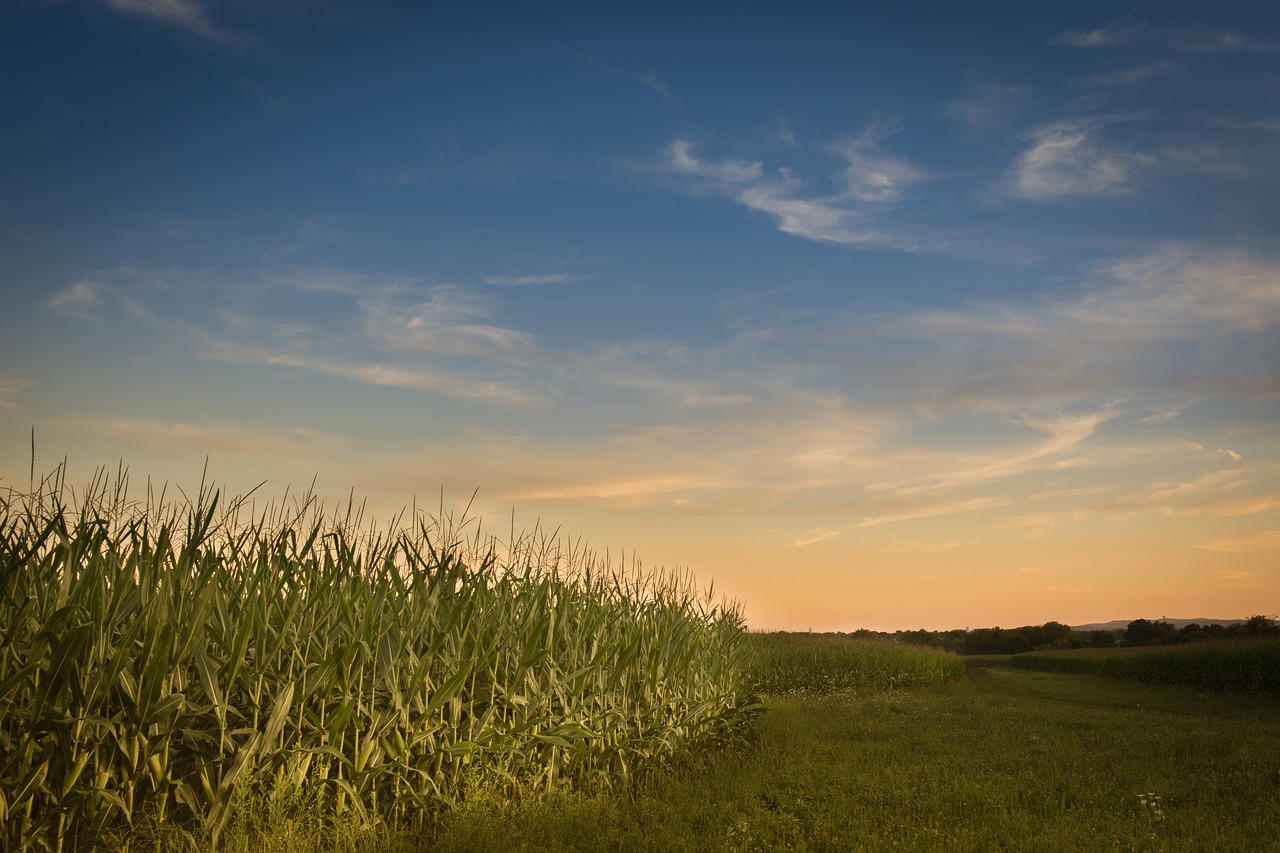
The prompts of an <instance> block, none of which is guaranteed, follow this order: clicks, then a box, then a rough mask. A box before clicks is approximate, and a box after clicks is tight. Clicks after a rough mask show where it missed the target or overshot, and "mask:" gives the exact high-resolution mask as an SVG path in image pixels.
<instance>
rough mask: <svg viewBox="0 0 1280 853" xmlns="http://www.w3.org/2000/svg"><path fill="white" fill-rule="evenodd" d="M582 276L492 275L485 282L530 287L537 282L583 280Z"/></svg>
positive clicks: (561, 282) (554, 282)
mask: <svg viewBox="0 0 1280 853" xmlns="http://www.w3.org/2000/svg"><path fill="white" fill-rule="evenodd" d="M582 278H583V277H582V276H580V275H564V274H562V273H556V274H551V275H515V276H507V275H491V276H489V277H487V278H486V279H485V280H484V283H485V284H496V285H503V286H507V287H528V286H529V285H536V284H567V283H569V282H571V281H581V280H582Z"/></svg>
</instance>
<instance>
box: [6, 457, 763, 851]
mask: <svg viewBox="0 0 1280 853" xmlns="http://www.w3.org/2000/svg"><path fill="white" fill-rule="evenodd" d="M744 639H745V634H744V631H743V621H742V617H741V614H740V610H739V609H738V607H737V606H736V605H734V604H726V603H719V604H717V603H716V602H714V601H713V599H712V596H711V594H710V593H709V592H708V593H703V592H701V591H699V589H698V588H697V587H696V585H695V584H694V582H693V580H692V578H691V577H689V576H688V575H687V574H676V573H667V572H651V573H645V572H643V571H642V570H641V569H640V567H639V566H633V567H632V568H631V569H630V570H624V568H623V567H617V568H615V567H611V566H610V565H609V564H608V562H607V560H602V559H601V558H599V557H598V556H597V555H596V554H595V553H594V552H591V551H589V550H588V549H586V548H584V547H582V546H581V545H580V544H575V543H567V542H566V541H565V540H563V539H561V538H557V537H556V536H554V535H552V536H547V535H545V534H543V533H542V532H541V531H539V530H537V529H535V530H534V531H533V532H532V533H528V534H522V535H520V536H515V535H513V536H512V537H511V540H510V541H508V542H506V543H500V542H498V541H497V540H496V539H494V538H493V537H489V536H487V535H485V534H484V533H482V531H481V529H480V526H479V524H478V523H473V522H472V521H471V520H470V519H467V518H466V517H465V513H464V517H463V518H462V519H461V520H458V521H455V519H454V518H453V517H451V516H450V515H448V514H446V513H443V512H441V513H440V514H439V515H431V514H427V513H420V512H418V511H417V510H416V509H415V510H413V511H412V512H411V513H410V514H409V516H408V517H405V516H401V517H399V518H397V519H394V520H393V521H392V522H391V523H390V524H389V525H388V526H386V527H383V528H379V527H377V526H376V525H375V524H372V523H370V524H367V525H366V524H364V522H363V513H362V512H361V511H359V510H356V509H355V508H354V506H353V505H352V504H351V503H350V502H349V503H348V505H347V507H346V511H345V513H343V512H341V511H335V512H334V513H333V514H331V515H326V513H325V512H324V510H323V508H322V507H321V506H319V504H318V502H316V501H315V500H313V499H312V497H311V496H310V494H307V495H304V496H302V497H301V498H296V499H294V500H293V501H292V502H289V501H288V500H287V499H286V500H284V501H281V502H280V503H278V504H276V503H271V504H268V505H267V507H266V508H265V509H263V510H261V511H258V510H257V509H256V505H255V504H251V503H250V502H249V500H248V498H241V499H236V500H233V501H230V502H226V501H223V500H221V496H220V494H219V492H218V491H216V490H214V489H212V488H206V487H205V486H204V485H202V486H201V489H200V491H199V492H198V493H197V494H196V496H195V497H194V498H193V499H187V500H184V501H182V502H177V501H166V500H165V495H164V492H163V491H161V493H160V495H159V496H156V495H155V494H154V491H153V489H152V488H151V487H150V485H148V487H147V490H146V498H145V500H144V501H141V502H136V501H131V500H130V499H129V498H128V478H127V473H126V472H124V471H118V472H117V473H116V475H115V477H114V479H113V478H111V477H108V476H107V475H105V474H104V473H102V472H99V474H98V475H97V476H95V478H94V480H93V482H92V483H91V484H90V485H89V487H88V488H87V489H86V490H84V492H83V493H82V494H81V495H80V496H79V498H78V499H77V496H76V495H75V493H74V491H73V490H71V489H68V488H67V487H66V486H65V483H64V481H63V479H62V476H61V473H60V472H58V473H56V474H55V475H54V476H53V477H50V478H47V479H46V480H45V481H44V482H43V483H42V484H41V485H40V486H39V488H37V489H33V490H32V491H31V493H29V494H19V493H16V492H13V491H12V490H11V491H10V492H9V493H8V494H7V496H0V847H2V848H3V849H5V850H23V851H26V850H64V849H80V848H83V847H88V846H91V845H93V844H94V843H95V842H96V840H97V839H99V838H101V837H102V836H103V835H104V833H108V832H113V833H118V832H120V831H121V830H122V828H123V829H125V830H127V828H128V827H130V826H137V825H138V824H139V822H141V821H144V820H145V821H160V822H163V823H166V824H168V825H172V826H176V827H178V828H179V831H180V832H182V833H183V834H184V836H185V838H186V839H187V841H188V842H189V843H191V844H195V843H197V842H199V843H204V844H209V845H212V846H215V847H216V845H217V843H218V838H219V834H220V832H221V831H222V829H223V828H224V827H225V826H226V824H227V821H228V819H229V816H230V815H231V813H232V811H233V810H234V808H235V807H236V806H235V804H236V803H237V802H238V798H239V797H241V796H242V795H244V794H245V793H246V792H252V793H253V794H254V796H257V797H264V798H266V799H267V800H268V801H274V800H280V801H284V800H288V799H290V798H293V799H295V800H296V799H298V798H301V799H302V800H306V801H308V802H311V803H313V804H319V805H320V806H322V807H323V809H324V810H325V812H326V813H329V814H332V815H334V816H335V817H339V816H340V817H343V818H344V819H350V818H354V819H356V820H358V821H360V822H365V823H369V824H372V823H375V822H378V821H386V822H390V823H393V824H396V825H400V826H422V825H424V824H425V823H427V822H429V821H431V820H432V819H433V818H434V817H435V816H437V815H439V814H440V813H441V812H442V811H443V810H445V809H448V808H450V807H453V806H456V805H457V804H458V803H460V802H462V801H463V800H466V799H467V798H468V797H471V796H476V795H478V794H477V792H481V791H484V792H487V793H486V795H488V796H493V795H494V794H495V792H496V794H497V795H498V796H503V797H507V798H514V797H520V796H530V795H537V794H538V793H540V792H544V791H549V790H552V789H555V788H562V787H566V786H569V787H580V788H581V787H585V788H593V789H595V788H608V787H612V786H617V785H620V784H626V783H627V780H628V779H630V778H631V777H632V776H634V775H635V774H636V773H639V772H648V771H650V770H652V769H653V768H655V767H660V766H662V765H663V764H665V763H666V762H668V761H670V760H671V759H672V758H673V757H674V756H676V755H677V754H678V753H680V752H681V751H683V750H686V749H689V748H692V747H694V746H699V745H710V746H718V745H725V744H731V743H733V742H735V741H737V740H739V739H741V738H742V737H744V736H745V735H746V733H747V731H748V729H749V727H750V725H751V722H752V718H753V715H754V713H755V711H756V709H757V706H756V705H755V704H754V702H753V701H752V700H751V698H750V695H749V693H750V689H751V685H750V678H749V675H748V672H747V663H746V647H745V645H744Z"/></svg>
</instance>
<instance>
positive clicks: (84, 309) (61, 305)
mask: <svg viewBox="0 0 1280 853" xmlns="http://www.w3.org/2000/svg"><path fill="white" fill-rule="evenodd" d="M102 291H103V285H102V284H100V283H98V282H96V281H90V280H88V279H82V280H80V281H77V282H76V283H75V284H73V285H71V286H70V287H68V288H67V289H65V290H59V291H58V292H57V293H55V294H54V295H53V296H51V297H49V302H48V305H49V307H50V308H52V309H53V310H54V311H56V312H57V313H59V314H62V315H63V316H65V317H73V318H75V319H77V320H89V321H92V322H97V321H98V320H99V319H100V318H101V311H102V307H103V299H102Z"/></svg>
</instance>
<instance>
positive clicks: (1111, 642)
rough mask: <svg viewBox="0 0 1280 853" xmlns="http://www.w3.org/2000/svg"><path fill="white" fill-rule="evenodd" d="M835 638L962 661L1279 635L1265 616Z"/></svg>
mask: <svg viewBox="0 0 1280 853" xmlns="http://www.w3.org/2000/svg"><path fill="white" fill-rule="evenodd" d="M836 634H837V635H843V636H852V637H856V638H859V639H879V640H891V641H894V642H899V643H911V644H912V645H920V646H929V647H932V648H935V649H943V650H946V651H951V652H955V653H957V654H962V655H1010V654H1018V653H1020V652H1031V651H1037V650H1045V649H1083V648H1094V649H1104V648H1111V647H1113V646H1158V645H1165V644H1168V643H1194V642H1203V641H1207V640H1222V639H1233V638H1240V637H1259V636H1266V635H1280V622H1277V621H1276V619H1274V618H1272V617H1269V616H1262V615H1257V616H1251V617H1249V618H1248V619H1246V620H1244V621H1242V622H1231V623H1228V624H1226V625H1221V624H1218V623H1216V622H1215V623H1210V624H1205V625H1201V624H1198V623H1195V622H1192V623H1190V624H1188V625H1184V626H1182V627H1181V628H1179V627H1178V626H1176V625H1175V624H1174V623H1172V622H1168V621H1165V620H1163V619H1161V620H1155V621H1153V620H1150V619H1135V620H1133V621H1132V622H1130V623H1129V624H1128V625H1127V626H1126V627H1125V628H1121V629H1116V630H1101V629H1099V630H1092V631H1075V630H1072V628H1071V627H1070V626H1069V625H1064V624H1062V623H1061V622H1046V623H1044V624H1043V625H1023V626H1022V627H1020V628H999V627H996V628H974V629H972V630H970V629H967V628H956V629H953V630H950V631H926V630H925V629H923V628H921V629H918V630H915V631H892V632H888V631H871V630H869V629H866V628H860V629H858V630H857V631H853V632H851V633H844V632H836Z"/></svg>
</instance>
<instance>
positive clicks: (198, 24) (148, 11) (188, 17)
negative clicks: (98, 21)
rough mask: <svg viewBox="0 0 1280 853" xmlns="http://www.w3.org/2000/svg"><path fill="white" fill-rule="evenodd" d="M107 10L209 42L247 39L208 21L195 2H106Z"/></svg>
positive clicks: (202, 10)
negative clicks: (188, 33) (181, 31)
mask: <svg viewBox="0 0 1280 853" xmlns="http://www.w3.org/2000/svg"><path fill="white" fill-rule="evenodd" d="M106 2H107V7H108V8H110V9H114V10H116V11H117V12H124V13H126V14H129V15H138V16H140V17H143V18H151V19H152V20H156V21H160V22H163V23H166V24H172V25H174V26H178V27H182V28H183V29H185V30H187V31H189V32H191V33H194V34H195V35H198V36H200V37H201V38H204V39H208V40H209V41H215V42H222V43H234V42H244V41H247V40H248V38H247V36H245V35H244V34H242V33H237V32H235V31H233V30H229V29H227V28H225V27H221V26H218V25H217V24H215V23H213V22H212V21H210V20H209V16H208V15H207V14H206V12H205V7H204V4H203V3H201V2H199V0H106Z"/></svg>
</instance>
